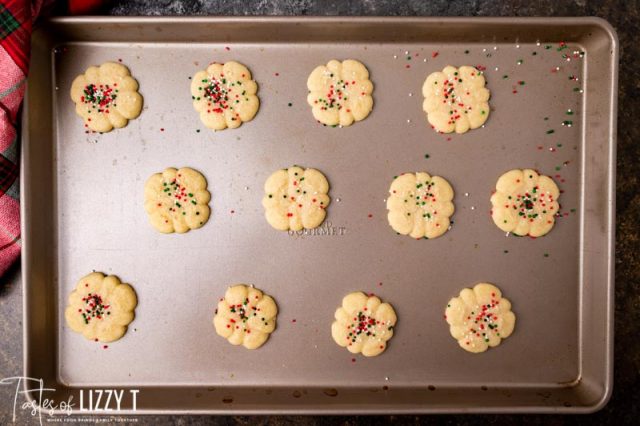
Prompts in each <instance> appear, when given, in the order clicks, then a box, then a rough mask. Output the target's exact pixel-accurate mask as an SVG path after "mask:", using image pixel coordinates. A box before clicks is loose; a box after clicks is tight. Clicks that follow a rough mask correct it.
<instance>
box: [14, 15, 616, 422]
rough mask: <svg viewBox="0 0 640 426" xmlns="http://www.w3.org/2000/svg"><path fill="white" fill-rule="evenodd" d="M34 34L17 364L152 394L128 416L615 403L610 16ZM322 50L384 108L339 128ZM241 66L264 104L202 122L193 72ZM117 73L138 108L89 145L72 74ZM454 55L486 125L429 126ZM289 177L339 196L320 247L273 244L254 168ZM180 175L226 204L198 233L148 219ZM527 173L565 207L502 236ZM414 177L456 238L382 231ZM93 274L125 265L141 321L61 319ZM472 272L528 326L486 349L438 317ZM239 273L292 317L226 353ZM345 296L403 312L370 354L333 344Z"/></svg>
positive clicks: (302, 242)
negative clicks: (85, 331)
mask: <svg viewBox="0 0 640 426" xmlns="http://www.w3.org/2000/svg"><path fill="white" fill-rule="evenodd" d="M445 26H446V27H447V28H448V30H447V32H443V31H437V30H438V29H439V28H440V29H441V28H443V27H445ZM321 31H322V32H321ZM560 42H566V45H565V44H561V43H560ZM34 45H35V47H34V61H33V70H32V77H31V79H30V84H29V99H28V102H29V103H28V108H27V109H28V111H27V119H26V120H25V123H26V124H25V129H26V131H25V138H26V140H25V144H24V150H25V155H24V166H25V167H23V173H24V180H23V184H24V186H25V188H24V189H25V191H23V194H24V195H23V196H24V202H23V208H24V217H25V220H24V223H25V225H24V226H25V229H24V232H25V252H26V253H25V256H24V257H23V263H24V268H25V269H24V270H25V292H27V294H28V295H33V296H34V297H27V301H26V305H27V306H26V307H27V309H26V310H25V312H26V313H25V316H26V318H25V327H26V331H27V337H26V340H27V347H26V350H25V361H26V369H27V372H29V373H30V374H37V373H40V375H41V376H47V377H48V378H49V379H50V380H52V381H53V382H55V383H57V385H56V386H55V387H56V388H58V389H59V392H61V394H62V393H64V392H67V393H73V392H77V391H78V390H79V389H83V388H104V387H118V388H140V389H141V394H140V398H139V400H138V403H137V411H138V412H140V411H144V412H174V411H175V412H244V413H249V412H269V411H283V410H284V411H291V412H438V411H469V410H471V411H589V410H594V409H597V408H598V407H600V406H601V405H602V404H603V403H604V402H605V401H606V399H607V397H608V394H609V393H610V389H611V364H610V362H611V354H610V351H611V337H612V336H611V329H610V327H611V317H610V314H611V308H612V303H613V302H612V299H611V298H610V292H611V288H612V281H611V277H612V275H611V272H612V269H611V268H612V264H611V258H610V254H611V238H612V229H613V228H612V221H613V216H612V215H611V213H612V208H613V200H614V196H613V187H612V182H613V180H612V176H613V173H614V170H613V167H614V166H613V165H614V164H615V161H614V159H615V157H614V155H613V151H612V150H613V147H614V138H613V134H614V123H615V98H614V97H613V96H612V93H615V90H612V89H614V88H615V85H616V78H617V76H616V65H617V41H616V39H615V35H614V34H613V33H612V30H611V29H610V27H608V25H607V24H606V23H604V22H603V21H599V20H594V19H564V20H563V19H558V20H548V19H546V20H537V19H527V20H499V19H484V20H477V19H379V18H378V19H346V18H342V19H320V18H315V19H266V18H252V19H228V18H224V19H222V18H220V19H213V18H207V19H202V18H198V19H196V18H193V19H187V18H180V19H174V18H171V19H168V18H167V19H143V18H135V19H132V18H128V19H127V18H118V19H109V18H101V19H94V18H91V19H68V18H63V19H56V20H53V21H51V22H49V23H47V24H46V25H44V27H43V28H41V29H40V32H39V33H38V35H36V37H35V40H34ZM565 56H567V57H565ZM333 58H338V59H347V58H354V59H358V60H360V61H362V62H363V63H364V64H366V66H367V67H368V69H369V71H370V74H371V80H372V81H373V83H374V86H375V89H374V94H373V96H374V102H375V103H374V110H373V112H372V113H371V115H370V116H369V117H368V118H367V119H366V120H365V121H363V122H360V123H356V124H354V125H353V126H351V127H348V128H329V127H324V126H321V125H319V124H318V123H317V122H315V120H313V118H312V115H311V111H310V108H309V107H308V105H307V104H306V93H307V90H306V79H307V77H308V74H309V73H310V72H311V70H312V69H313V68H314V67H315V66H317V65H319V64H323V63H326V62H327V61H328V60H330V59H333ZM232 59H233V60H238V61H240V62H242V63H244V64H246V65H247V66H248V67H249V69H250V70H251V71H252V73H253V76H254V79H255V80H256V81H257V82H258V84H259V92H258V94H259V96H260V100H261V107H260V111H259V113H258V115H257V116H256V118H255V119H254V120H253V121H251V122H249V123H245V124H243V125H242V126H241V127H240V128H239V129H236V130H227V131H222V132H217V133H213V132H211V131H210V130H208V129H206V128H205V127H204V126H203V125H202V124H201V123H200V121H199V118H198V115H197V113H195V111H193V108H192V106H191V99H190V96H189V84H190V80H189V77H190V76H192V75H193V74H194V73H195V72H196V71H197V70H200V69H204V68H205V67H206V65H207V64H208V63H209V62H210V61H217V62H225V61H228V60H232ZM107 60H116V61H122V63H123V64H126V65H127V66H128V67H129V68H130V69H131V72H132V74H133V76H134V77H135V78H136V79H137V80H138V81H139V83H140V93H141V94H142V95H143V97H144V110H143V112H142V114H141V116H140V117H139V118H138V119H136V120H133V121H131V122H130V123H129V125H128V126H127V127H126V128H124V129H121V130H118V131H114V132H111V133H108V134H103V135H99V134H93V133H85V129H84V128H83V126H82V123H81V121H80V120H79V118H78V117H76V116H75V113H74V105H73V103H72V102H71V101H70V99H69V96H68V90H69V86H70V83H71V81H72V80H73V78H74V77H75V76H76V75H77V74H80V73H82V72H83V71H84V70H85V69H86V68H87V67H88V66H90V65H93V64H99V63H102V62H104V61H107ZM448 64H454V65H465V64H469V65H475V66H478V65H479V66H481V67H483V68H484V67H486V70H485V71H484V72H485V76H486V78H487V82H488V88H489V89H490V90H491V92H492V100H491V106H492V112H491V116H490V117H489V120H488V121H487V123H486V126H485V127H484V128H482V129H478V130H475V131H470V132H469V133H467V134H465V135H462V136H460V135H439V134H437V133H435V132H434V131H432V130H431V129H430V128H429V126H428V123H427V122H426V119H425V117H424V114H423V112H422V108H421V105H422V99H423V98H422V94H421V87H422V83H423V81H424V79H425V78H426V76H427V75H428V74H429V73H431V72H433V71H436V70H441V69H442V68H443V67H444V66H445V65H448ZM607 67H608V68H607ZM606 88H609V89H608V90H605V89H606ZM610 90H612V92H611V91H610ZM49 97H50V98H51V105H49V106H47V105H46V104H47V102H46V99H48V98H49ZM43 99H44V100H45V101H44V102H42V101H43ZM37 103H44V104H45V105H36V104H37ZM289 104H291V106H289ZM568 110H571V112H572V114H571V115H569V114H568V113H567V111H568ZM585 117H586V119H585ZM567 120H570V121H571V125H570V126H569V125H568V124H569V123H566V122H565V121H567ZM563 122H565V123H564V125H563V124H562V123H563ZM552 131H553V132H552ZM36 141H37V142H36ZM36 143H37V145H38V148H37V149H35V147H34V145H36ZM427 157H428V158H427ZM291 164H300V165H302V166H305V167H315V168H318V169H319V170H321V171H322V172H323V173H325V175H326V176H327V178H328V180H329V182H330V184H331V190H330V195H331V197H332V200H333V202H332V204H331V206H330V207H329V209H328V215H327V220H326V222H325V223H326V227H325V228H323V230H322V232H319V233H316V234H315V235H302V236H300V235H291V233H286V232H276V231H275V230H273V229H271V227H270V226H269V225H268V224H267V223H266V221H265V220H264V218H263V209H262V206H261V204H260V200H261V198H262V195H263V192H262V186H263V184H264V180H265V179H266V177H268V176H269V174H270V173H271V172H273V171H274V170H276V169H278V168H282V167H287V166H289V165H291ZM169 166H175V167H182V166H189V167H193V168H195V169H197V170H199V171H201V172H202V173H203V174H204V175H205V176H206V178H207V180H208V182H209V190H210V191H211V193H212V201H211V204H210V206H211V208H212V216H211V218H210V220H209V222H208V223H207V224H206V225H205V226H204V227H203V228H202V229H200V230H196V231H191V232H189V233H187V234H184V235H177V234H175V235H162V234H159V233H157V232H156V231H155V230H154V229H153V228H152V227H151V226H150V225H149V224H148V221H147V217H146V213H145V212H144V209H143V208H142V198H143V184H144V181H145V180H146V178H147V177H148V176H149V175H151V174H152V173H155V172H158V171H160V170H162V169H164V168H165V167H169ZM526 167H532V168H535V169H538V170H539V171H540V172H541V173H544V174H547V175H551V176H554V177H555V179H556V181H557V182H558V184H559V186H560V188H561V190H562V191H563V193H562V195H561V198H560V202H561V204H562V212H563V216H562V217H561V218H558V220H557V223H556V226H555V228H554V230H553V231H552V232H551V233H550V234H548V235H547V236H545V237H543V238H539V239H536V240H533V239H530V238H514V237H507V236H505V234H504V233H503V232H501V231H500V230H498V229H497V228H496V227H495V225H494V224H493V223H492V220H491V218H490V216H489V209H490V203H489V197H490V194H491V190H492V189H493V188H494V185H495V182H496V180H497V178H498V177H499V176H500V174H502V173H503V172H504V171H506V170H509V169H511V168H526ZM423 170H424V171H428V172H429V173H431V174H435V175H441V176H443V177H445V178H447V179H448V180H449V182H451V184H452V186H453V187H454V190H455V192H456V195H455V199H454V203H455V206H456V213H455V214H454V216H453V218H452V219H453V221H454V224H453V226H452V228H451V230H450V231H449V232H447V233H446V234H445V235H444V236H443V237H441V238H438V239H435V240H429V241H425V240H423V241H414V240H412V239H410V238H408V237H404V236H399V235H396V234H395V232H393V231H392V230H391V228H390V227H389V226H388V224H387V221H386V209H385V203H384V201H385V199H386V194H387V190H388V187H389V184H390V182H391V180H392V179H393V176H394V175H398V174H400V173H403V172H409V171H423ZM47 177H49V179H47ZM43 193H46V195H42V194H43ZM42 212H47V214H46V215H44V216H46V217H42V216H43V215H42ZM36 241H37V242H38V243H36ZM43 245H44V246H45V247H43ZM91 270H98V271H102V272H105V273H113V274H116V275H118V276H119V277H120V278H121V279H122V280H123V281H125V282H129V283H131V284H132V285H133V286H134V288H135V289H136V291H137V294H138V298H139V305H138V308H137V309H136V319H135V321H134V322H133V323H132V324H131V325H130V328H129V332H128V333H127V334H126V335H125V337H124V338H123V339H122V340H120V341H118V342H115V343H113V344H109V345H108V348H104V347H103V345H102V344H93V343H91V342H88V341H86V340H85V339H84V338H83V337H81V336H79V335H77V334H75V333H72V332H71V331H70V330H68V329H67V327H66V325H65V324H64V317H63V311H64V307H65V305H66V298H67V295H68V293H69V292H70V291H71V290H72V289H73V288H74V286H75V283H76V282H77V280H78V279H79V278H80V277H82V276H84V275H85V274H86V273H88V272H90V271H91ZM479 281H489V282H493V283H495V284H496V285H498V286H499V287H500V288H501V289H502V290H503V293H504V295H505V296H506V297H507V298H509V299H510V300H511V301H512V303H513V309H514V311H515V312H516V315H517V319H518V322H517V326H516V331H515V333H514V334H513V335H512V336H511V337H509V338H508V339H507V340H506V341H504V342H503V344H502V345H501V346H500V347H498V348H496V349H493V350H489V351H488V352H487V353H484V354H482V355H475V356H474V355H471V354H468V353H466V352H464V351H462V350H461V349H460V348H459V347H458V345H457V343H456V342H455V340H453V339H452V338H451V337H450V335H449V331H448V326H447V324H446V322H445V321H444V320H443V319H442V314H443V310H444V307H445V305H446V302H447V301H448V300H449V299H450V298H451V297H452V296H455V295H457V293H458V292H459V291H460V289H461V288H463V287H470V286H472V285H473V284H475V283H476V282H479ZM236 282H245V283H250V284H254V285H256V286H257V287H259V288H261V289H263V290H265V291H266V292H268V293H269V294H271V295H272V296H273V297H274V298H275V299H276V301H277V303H278V306H279V311H280V312H279V316H278V328H277V331H276V332H275V333H273V334H272V336H271V338H270V339H269V341H268V343H267V344H265V346H264V347H262V348H261V349H260V350H258V351H247V350H245V349H244V348H241V347H233V346H231V345H229V344H228V343H227V342H225V341H224V339H222V338H220V337H218V336H217V335H216V334H215V332H214V330H213V326H212V324H211V319H212V316H213V310H214V309H215V305H216V302H217V299H218V298H219V297H221V296H222V295H223V294H224V291H225V289H226V287H227V286H228V285H229V284H232V283H236ZM355 290H362V291H365V292H367V293H375V294H377V295H379V296H380V297H382V298H383V299H384V300H385V301H389V302H390V303H392V304H393V305H394V307H395V309H396V311H397V313H398V317H399V321H398V325H397V327H396V333H395V335H394V338H393V340H392V341H391V342H390V344H389V348H388V349H387V351H386V352H385V353H384V354H383V355H382V356H380V357H377V358H373V359H365V358H363V357H360V356H354V355H352V354H350V353H348V352H347V351H346V350H345V349H343V348H340V347H338V346H337V345H335V343H334V342H333V341H332V339H331V334H330V324H331V322H332V317H333V312H334V310H335V308H336V307H337V306H338V305H339V304H340V301H341V299H342V297H343V296H344V295H345V294H346V293H348V292H350V291H355ZM38 292H44V293H45V294H46V295H47V297H44V298H43V300H42V304H39V305H38V304H37V299H38V297H43V296H42V295H38V296H36V295H35V293H38ZM34 305H36V306H38V308H39V309H36V306H34ZM43 306H44V307H45V309H42V307H43ZM585 328H586V329H588V333H586V334H585V333H584V330H585ZM45 335H46V336H45ZM43 357H46V361H45V360H43V359H42V358H43ZM98 365H99V368H95V366H98ZM90 367H93V368H90ZM177 391H180V392H177ZM176 394H180V397H177V396H176ZM128 408H129V409H131V407H128Z"/></svg>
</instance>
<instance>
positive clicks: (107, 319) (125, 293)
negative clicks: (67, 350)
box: [64, 272, 138, 342]
mask: <svg viewBox="0 0 640 426" xmlns="http://www.w3.org/2000/svg"><path fill="white" fill-rule="evenodd" d="M137 304H138V299H137V298H136V293H135V291H133V288H132V287H131V286H130V285H129V284H122V283H121V282H120V280H119V279H118V277H116V276H114V275H109V276H108V277H105V276H104V275H103V274H101V273H100V272H94V273H92V274H89V275H87V276H86V277H84V278H82V279H81V280H80V281H78V285H77V286H76V288H75V290H73V291H72V292H71V294H70V295H69V305H68V306H67V309H66V310H65V312H64V317H65V319H66V320H67V325H68V326H69V327H70V328H71V329H72V330H73V331H75V332H77V333H82V335H83V336H84V337H86V338H87V339H89V340H96V341H100V342H113V341H114V340H118V339H119V338H121V337H122V336H124V333H126V332H127V326H128V325H129V323H131V321H133V318H134V310H135V308H136V305H137Z"/></svg>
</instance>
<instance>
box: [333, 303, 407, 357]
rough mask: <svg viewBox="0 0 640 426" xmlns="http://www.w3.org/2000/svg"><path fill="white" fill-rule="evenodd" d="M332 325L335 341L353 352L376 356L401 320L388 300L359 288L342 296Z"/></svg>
mask: <svg viewBox="0 0 640 426" xmlns="http://www.w3.org/2000/svg"><path fill="white" fill-rule="evenodd" d="M334 317H335V321H334V322H333V324H332V325H331V336H332V337H333V340H334V341H335V342H336V343H337V344H338V345H339V346H342V347H345V348H347V350H348V351H349V352H351V353H354V354H357V353H361V354H362V355H364V356H367V357H370V356H377V355H380V354H381V353H382V352H384V351H385V349H386V348H387V342H388V341H389V339H391V338H392V337H393V330H394V327H395V326H396V323H397V321H398V317H397V316H396V312H395V311H394V310H393V307H392V306H391V305H390V304H389V303H383V302H382V301H381V300H380V298H379V297H377V296H373V295H371V296H367V295H366V294H364V293H362V292H360V291H356V292H353V293H349V294H347V295H346V296H345V297H344V299H342V306H340V307H339V308H338V309H337V310H336V313H335V315H334Z"/></svg>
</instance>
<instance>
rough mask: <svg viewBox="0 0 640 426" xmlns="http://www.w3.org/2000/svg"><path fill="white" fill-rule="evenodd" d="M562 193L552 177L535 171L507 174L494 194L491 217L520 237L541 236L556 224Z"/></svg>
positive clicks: (502, 227)
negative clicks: (559, 199)
mask: <svg viewBox="0 0 640 426" xmlns="http://www.w3.org/2000/svg"><path fill="white" fill-rule="evenodd" d="M559 196H560V190H559V189H558V185H556V183H555V182H554V181H553V179H552V178H550V177H549V176H545V175H540V174H538V172H536V171H535V170H531V169H524V170H520V169H514V170H510V171H508V172H506V173H504V174H503V175H502V176H500V178H499V179H498V182H497V183H496V190H495V192H494V193H493V195H491V206H492V207H491V218H492V219H493V223H495V224H496V226H497V227H498V228H500V229H501V230H503V231H505V232H510V233H512V234H514V235H517V236H524V235H528V236H531V237H541V236H543V235H546V234H547V233H548V232H549V231H551V229H552V228H553V226H554V224H555V221H556V219H555V216H556V215H557V214H558V210H559V208H560V205H559V204H558V197H559Z"/></svg>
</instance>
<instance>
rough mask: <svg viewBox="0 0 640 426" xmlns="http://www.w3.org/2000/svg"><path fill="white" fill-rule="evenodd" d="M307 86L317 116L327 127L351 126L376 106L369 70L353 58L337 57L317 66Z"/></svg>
mask: <svg viewBox="0 0 640 426" xmlns="http://www.w3.org/2000/svg"><path fill="white" fill-rule="evenodd" d="M307 88H308V89H309V95H308V96H307V102H308V103H309V105H311V107H312V111H313V116H314V117H315V119H316V120H318V121H319V122H320V123H322V124H326V125H327V126H337V125H340V126H350V125H351V124H352V123H353V122H354V121H360V120H364V119H365V118H367V116H368V115H369V113H370V112H371V110H372V109H373V98H372V97H371V93H372V92H373V83H372V82H371V80H369V71H368V70H367V67H365V66H364V65H362V64H361V63H360V62H358V61H354V60H353V59H347V60H346V61H343V62H340V61H336V60H335V59H334V60H331V61H329V63H328V64H327V65H326V66H325V65H320V66H318V67H316V68H315V69H314V70H313V72H312V73H311V75H309V79H308V80H307Z"/></svg>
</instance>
